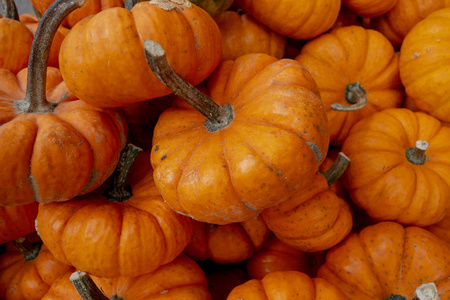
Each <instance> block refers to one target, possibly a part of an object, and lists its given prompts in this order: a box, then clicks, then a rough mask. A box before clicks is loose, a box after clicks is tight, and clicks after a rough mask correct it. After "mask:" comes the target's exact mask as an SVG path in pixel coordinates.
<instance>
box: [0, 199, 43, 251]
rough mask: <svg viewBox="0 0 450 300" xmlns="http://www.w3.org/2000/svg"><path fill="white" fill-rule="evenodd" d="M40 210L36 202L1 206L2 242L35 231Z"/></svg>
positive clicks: (0, 228) (0, 234) (0, 233)
mask: <svg viewBox="0 0 450 300" xmlns="http://www.w3.org/2000/svg"><path fill="white" fill-rule="evenodd" d="M37 212H38V204H37V203H36V202H33V203H30V204H26V205H16V206H2V207H0V244H4V243H6V242H9V241H12V240H14V239H17V238H20V237H21V236H24V235H26V234H29V233H32V232H34V231H35V230H36V229H35V228H34V220H35V219H36V216H37Z"/></svg>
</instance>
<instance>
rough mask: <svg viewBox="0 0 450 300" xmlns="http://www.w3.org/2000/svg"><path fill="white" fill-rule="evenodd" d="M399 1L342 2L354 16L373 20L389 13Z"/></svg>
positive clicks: (368, 0)
mask: <svg viewBox="0 0 450 300" xmlns="http://www.w3.org/2000/svg"><path fill="white" fill-rule="evenodd" d="M398 1H399V0H375V1H374V0H342V3H343V4H344V5H345V6H346V7H348V8H350V9H351V10H352V11H353V12H354V13H355V14H356V15H358V16H361V17H365V18H375V17H379V16H381V15H384V14H385V13H387V12H388V11H390V10H391V9H392V8H393V7H394V6H395V4H397V2H398Z"/></svg>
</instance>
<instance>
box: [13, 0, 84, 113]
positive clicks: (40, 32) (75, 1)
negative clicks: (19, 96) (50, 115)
mask: <svg viewBox="0 0 450 300" xmlns="http://www.w3.org/2000/svg"><path fill="white" fill-rule="evenodd" d="M85 1H86V0H57V1H55V2H53V3H52V4H51V5H50V7H49V8H48V9H47V10H46V12H45V13H44V15H43V16H42V19H41V21H40V22H39V25H38V28H37V29H36V33H35V35H34V39H33V46H32V48H31V52H30V58H29V60H28V74H27V90H26V96H25V99H24V100H20V101H16V105H17V108H18V110H19V111H22V112H27V113H44V112H51V111H53V109H54V108H55V106H54V104H52V103H49V102H48V101H47V99H46V97H45V93H46V82H47V76H46V75H47V64H48V56H49V53H50V47H51V45H52V41H53V37H54V36H55V33H56V31H57V30H58V27H59V25H60V24H61V22H62V21H63V20H64V18H65V17H66V16H67V15H68V14H69V13H71V12H72V11H73V10H75V9H77V8H80V7H81V6H83V4H84V3H85Z"/></svg>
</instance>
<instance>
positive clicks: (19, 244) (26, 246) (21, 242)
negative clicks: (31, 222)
mask: <svg viewBox="0 0 450 300" xmlns="http://www.w3.org/2000/svg"><path fill="white" fill-rule="evenodd" d="M13 244H14V246H15V247H16V248H17V250H19V251H20V252H22V254H23V256H24V258H25V260H26V261H30V260H33V259H35V258H36V257H37V256H38V255H39V252H41V246H42V241H38V242H34V243H32V242H30V241H29V240H27V239H26V238H25V237H20V238H18V239H15V240H13Z"/></svg>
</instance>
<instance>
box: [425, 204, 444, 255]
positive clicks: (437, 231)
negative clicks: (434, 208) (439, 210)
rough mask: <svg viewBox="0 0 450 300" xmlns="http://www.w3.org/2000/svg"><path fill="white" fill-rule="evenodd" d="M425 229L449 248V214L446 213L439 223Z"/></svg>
mask: <svg viewBox="0 0 450 300" xmlns="http://www.w3.org/2000/svg"><path fill="white" fill-rule="evenodd" d="M425 229H426V230H428V231H429V232H431V233H432V234H434V235H435V236H437V237H438V238H439V239H440V240H441V241H443V242H444V243H446V244H447V246H449V247H450V214H449V213H448V212H447V214H446V215H445V217H444V218H443V219H442V220H441V221H439V222H437V223H435V224H433V225H430V226H427V227H425Z"/></svg>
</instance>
